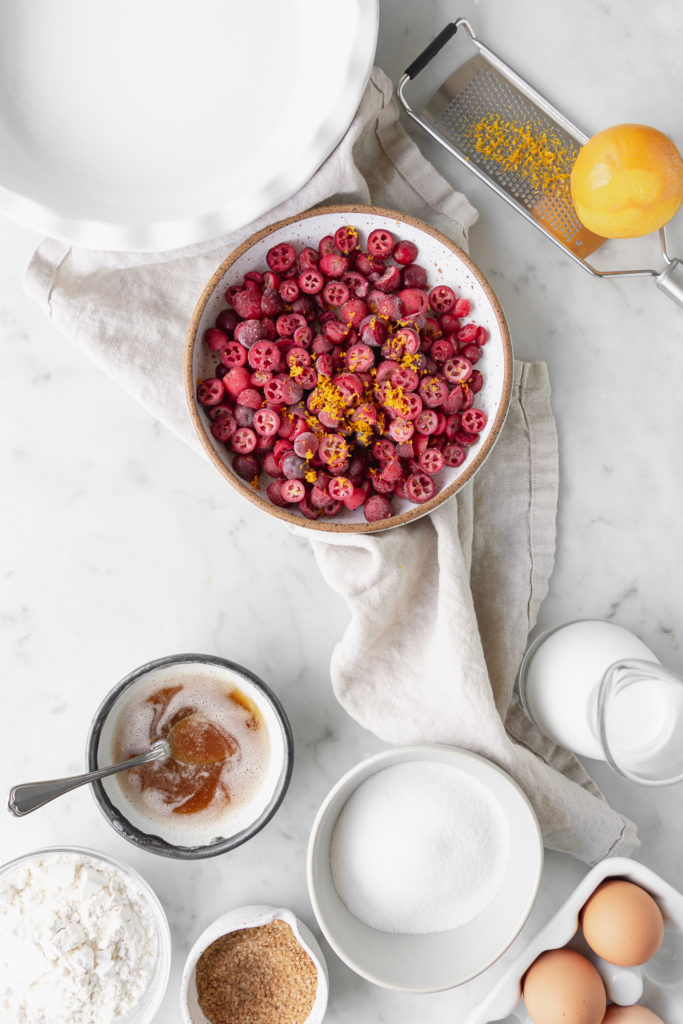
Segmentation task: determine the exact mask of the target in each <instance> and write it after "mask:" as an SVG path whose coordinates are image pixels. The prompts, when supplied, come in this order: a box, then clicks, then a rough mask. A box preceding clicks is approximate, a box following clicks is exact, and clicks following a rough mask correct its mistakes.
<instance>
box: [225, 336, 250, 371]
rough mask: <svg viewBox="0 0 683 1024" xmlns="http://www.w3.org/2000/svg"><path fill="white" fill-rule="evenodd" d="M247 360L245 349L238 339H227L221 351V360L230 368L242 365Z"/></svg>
mask: <svg viewBox="0 0 683 1024" xmlns="http://www.w3.org/2000/svg"><path fill="white" fill-rule="evenodd" d="M246 361H247V350H246V348H245V347H244V345H240V343H239V342H238V341H229V342H228V343H227V345H226V346H225V348H224V349H223V351H222V352H221V362H222V363H223V364H224V365H225V366H227V367H228V368H229V369H232V368H233V367H235V366H244V364H245V363H246Z"/></svg>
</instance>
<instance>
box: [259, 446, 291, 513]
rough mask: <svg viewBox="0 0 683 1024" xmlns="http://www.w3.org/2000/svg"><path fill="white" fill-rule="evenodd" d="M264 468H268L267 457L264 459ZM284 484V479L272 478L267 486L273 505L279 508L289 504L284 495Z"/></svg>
mask: <svg viewBox="0 0 683 1024" xmlns="http://www.w3.org/2000/svg"><path fill="white" fill-rule="evenodd" d="M266 458H268V456H266ZM263 468H264V469H266V460H265V459H264V460H263ZM267 472H268V470H267V469H266V473H267ZM271 475H272V474H271ZM282 485H283V482H282V480H271V481H270V483H269V484H268V486H267V487H266V494H267V495H268V497H269V499H270V500H271V501H272V503H273V505H277V507H278V508H285V507H286V506H287V502H286V501H285V499H284V498H283V497H282Z"/></svg>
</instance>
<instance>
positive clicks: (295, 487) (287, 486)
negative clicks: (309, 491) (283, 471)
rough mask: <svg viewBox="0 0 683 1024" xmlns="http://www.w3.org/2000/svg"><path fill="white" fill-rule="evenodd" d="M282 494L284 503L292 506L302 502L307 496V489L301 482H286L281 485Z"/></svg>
mask: <svg viewBox="0 0 683 1024" xmlns="http://www.w3.org/2000/svg"><path fill="white" fill-rule="evenodd" d="M280 493H281V494H282V498H283V500H284V501H286V502H289V503H290V504H292V503H294V502H297V503H298V502H300V501H301V499H302V498H303V497H304V495H305V494H306V488H305V487H304V485H303V483H302V482H301V480H285V481H284V482H283V483H282V484H281V485H280Z"/></svg>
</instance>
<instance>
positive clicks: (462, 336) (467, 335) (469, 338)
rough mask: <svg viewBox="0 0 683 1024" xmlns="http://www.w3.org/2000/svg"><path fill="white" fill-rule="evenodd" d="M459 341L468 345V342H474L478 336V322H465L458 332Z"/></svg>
mask: <svg viewBox="0 0 683 1024" xmlns="http://www.w3.org/2000/svg"><path fill="white" fill-rule="evenodd" d="M456 337H457V339H458V341H459V342H460V343H461V344H463V345H466V344H467V343H468V342H474V341H476V338H477V325H476V324H465V326H464V327H461V328H460V330H459V331H458V333H457V334H456Z"/></svg>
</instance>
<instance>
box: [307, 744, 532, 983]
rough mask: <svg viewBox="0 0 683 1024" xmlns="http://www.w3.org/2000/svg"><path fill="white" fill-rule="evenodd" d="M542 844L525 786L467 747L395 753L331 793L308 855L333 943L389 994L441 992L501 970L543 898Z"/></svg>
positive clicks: (368, 764)
mask: <svg viewBox="0 0 683 1024" xmlns="http://www.w3.org/2000/svg"><path fill="white" fill-rule="evenodd" d="M542 867H543V840H542V838H541V833H540V829H539V826H538V822H537V820H536V816H535V814H534V812H533V810H532V808H531V805H530V804H529V801H528V800H527V798H526V796H525V795H524V793H523V792H522V791H521V789H520V788H519V786H518V785H517V784H516V783H515V782H514V781H513V780H512V779H511V778H510V777H509V776H508V775H506V774H505V772H503V771H501V769H499V768H498V767H497V766H496V765H494V764H492V763H491V762H490V761H487V760H486V759H485V758H482V757H479V756H478V755H476V754H472V753H470V752H469V751H466V750H461V749H459V748H457V747H450V746H443V745H439V744H424V745H416V746H412V747H403V748H394V749H392V750H387V751H384V752H382V753H380V754H377V755H375V756H374V757H370V758H368V759H367V760H365V761H363V762H361V763H360V764H358V765H356V766H355V767H354V768H352V769H351V771H349V772H347V774H346V775H345V776H344V777H343V778H342V779H340V780H339V782H338V783H337V784H336V785H335V786H334V787H333V788H332V790H331V791H330V792H329V793H328V795H327V797H326V798H325V800H324V801H323V804H322V806H321V807H320V810H319V811H318V814H317V816H316V819H315V822H314V824H313V828H312V830H311V837H310V841H309V847H308V887H309V893H310V897H311V902H312V905H313V909H314V912H315V915H316V917H317V920H318V924H319V925H320V928H321V929H322V931H323V933H324V935H325V937H326V939H327V940H328V942H329V943H330V945H331V946H332V948H333V949H334V950H335V952H336V953H337V954H338V955H339V956H340V957H341V959H342V960H343V961H344V962H345V963H346V964H347V965H348V966H349V967H351V968H352V969H353V970H354V971H355V972H356V973H357V974H359V975H361V976H362V977H364V978H366V979H368V980H369V981H371V982H374V983H375V984H377V985H382V986H384V987H386V988H392V989H398V990H402V991H407V992H436V991H440V990H443V989H447V988H452V987H454V986H456V985H460V984H463V983H464V982H465V981H468V980H469V979H470V978H473V977H474V976H475V975H477V974H479V973H481V971H483V970H485V969H486V968H487V967H489V966H490V965H491V964H492V963H494V962H495V961H496V960H497V959H498V958H499V957H500V956H501V955H502V953H503V952H504V951H505V950H506V949H507V948H508V946H509V945H510V944H511V943H512V941H513V940H514V938H515V937H516V936H517V934H518V933H519V931H520V930H521V928H522V926H523V924H524V922H525V921H526V919H527V917H528V916H529V913H530V911H531V908H532V906H533V903H534V900H535V898H536V893H537V891H538V886H539V883H540V878H541V871H542Z"/></svg>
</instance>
